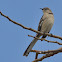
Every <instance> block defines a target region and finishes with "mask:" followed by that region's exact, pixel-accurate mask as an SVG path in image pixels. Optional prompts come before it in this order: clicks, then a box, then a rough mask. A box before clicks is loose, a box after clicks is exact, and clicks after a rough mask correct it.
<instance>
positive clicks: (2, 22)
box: [0, 0, 62, 62]
mask: <svg viewBox="0 0 62 62" xmlns="http://www.w3.org/2000/svg"><path fill="white" fill-rule="evenodd" d="M44 7H49V8H50V9H51V10H52V12H53V13H54V19H55V21H54V26H53V28H52V30H51V31H50V33H52V34H54V35H59V36H62V0H0V11H1V12H2V13H3V14H5V15H7V16H9V17H10V18H11V19H12V20H14V21H16V22H18V23H21V24H23V25H24V26H26V27H31V28H33V29H35V30H37V26H38V23H39V21H40V18H41V17H42V15H43V12H42V10H40V9H39V8H44ZM28 34H29V35H33V36H35V34H36V33H34V32H31V31H28V30H25V29H23V28H21V27H20V26H17V25H15V24H13V23H12V22H10V21H9V20H8V19H6V18H4V17H2V16H1V15H0V62H32V61H33V60H34V59H35V53H30V54H29V56H28V57H24V56H23V53H24V51H25V50H26V48H27V46H28V45H29V44H30V42H31V41H32V39H33V38H30V37H28ZM46 39H49V40H55V41H59V42H62V41H61V40H58V39H54V38H50V37H47V38H46ZM59 47H62V46H60V45H57V44H53V43H47V42H44V41H43V42H41V41H38V42H37V43H36V45H35V46H34V48H33V49H36V50H43V51H45V50H51V49H57V48H59ZM41 56H42V55H39V58H40V57H41ZM42 62H62V53H59V54H57V55H54V56H53V57H50V58H47V59H44V60H43V61H42Z"/></svg>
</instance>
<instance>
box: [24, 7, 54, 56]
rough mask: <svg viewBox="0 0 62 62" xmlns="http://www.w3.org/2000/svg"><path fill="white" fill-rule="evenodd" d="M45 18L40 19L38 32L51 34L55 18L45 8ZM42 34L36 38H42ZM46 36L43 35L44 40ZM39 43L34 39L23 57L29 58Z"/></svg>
mask: <svg viewBox="0 0 62 62" xmlns="http://www.w3.org/2000/svg"><path fill="white" fill-rule="evenodd" d="M42 10H43V13H44V14H43V16H42V18H41V19H40V22H39V26H38V31H40V32H43V33H49V32H50V30H51V28H52V26H53V24H54V16H53V13H52V11H51V10H50V9H49V8H43V9H42ZM40 36H41V34H36V37H38V38H39V37H40ZM45 37H46V35H43V36H42V38H45ZM36 42H37V39H35V38H34V39H33V40H32V42H31V43H30V45H29V46H28V48H27V49H26V51H25V52H24V54H23V56H28V54H29V52H30V50H31V49H32V48H33V46H34V45H35V43H36Z"/></svg>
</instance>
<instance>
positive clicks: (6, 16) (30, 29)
mask: <svg viewBox="0 0 62 62" xmlns="http://www.w3.org/2000/svg"><path fill="white" fill-rule="evenodd" d="M0 14H1V15H2V16H4V17H5V18H7V19H8V20H9V21H11V22H12V23H14V24H16V25H19V26H21V27H22V28H24V29H27V30H30V31H33V32H36V33H40V34H41V35H43V34H44V33H41V32H39V31H36V30H34V29H32V28H28V27H25V26H23V25H22V24H20V23H17V22H15V21H13V20H11V19H10V18H9V17H8V16H6V15H4V14H3V13H2V12H1V11H0ZM45 35H48V36H50V37H54V38H58V39H61V40H62V37H60V36H56V35H52V34H49V33H45Z"/></svg>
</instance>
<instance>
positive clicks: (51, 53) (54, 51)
mask: <svg viewBox="0 0 62 62" xmlns="http://www.w3.org/2000/svg"><path fill="white" fill-rule="evenodd" d="M31 52H36V53H38V54H45V55H44V56H43V57H41V58H39V59H35V60H34V61H33V62H36V61H42V60H43V59H45V58H48V57H51V56H53V55H55V54H58V53H59V52H62V47H61V48H59V49H57V50H48V51H36V50H31Z"/></svg>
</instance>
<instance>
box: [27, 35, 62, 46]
mask: <svg viewBox="0 0 62 62" xmlns="http://www.w3.org/2000/svg"><path fill="white" fill-rule="evenodd" d="M28 36H29V37H33V38H36V39H38V40H41V41H42V40H45V41H47V42H50V43H57V44H59V45H62V43H59V42H57V41H50V40H46V39H45V38H41V39H40V38H37V37H34V36H32V35H28Z"/></svg>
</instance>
